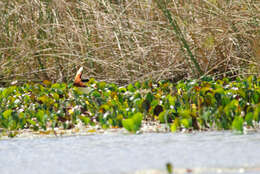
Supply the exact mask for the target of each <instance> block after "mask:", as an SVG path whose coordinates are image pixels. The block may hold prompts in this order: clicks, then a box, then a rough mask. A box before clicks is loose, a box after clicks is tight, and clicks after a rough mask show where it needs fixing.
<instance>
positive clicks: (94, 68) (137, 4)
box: [0, 0, 260, 85]
mask: <svg viewBox="0 0 260 174" xmlns="http://www.w3.org/2000/svg"><path fill="white" fill-rule="evenodd" d="M259 7H260V1H258V0H250V1H235V0H218V1H216V0H188V1H184V0H175V1H173V0H139V1H132V0H131V1H130V0H95V1H93V0H78V1H75V0H74V1H65V0H51V1H50V0H34V1H28V0H20V1H8V0H1V1H0V25H1V27H0V82H1V84H4V83H7V85H8V82H10V81H13V80H18V82H28V81H34V82H36V81H43V80H50V81H52V82H69V81H70V79H72V77H73V75H74V73H75V71H76V70H77V68H78V66H84V68H85V69H87V71H88V76H89V77H94V78H95V79H97V80H103V81H106V82H113V83H117V84H119V83H120V84H127V83H131V82H135V81H141V82H144V81H145V80H147V79H151V80H155V81H159V80H163V79H168V80H173V81H177V80H180V79H183V78H198V77H201V76H202V75H205V74H206V75H211V76H214V77H217V78H223V77H231V78H233V77H236V76H247V75H249V74H255V75H256V74H259V63H260V43H259V40H260V29H259V28H260V26H259V25H260V16H259V15H260V8H259Z"/></svg>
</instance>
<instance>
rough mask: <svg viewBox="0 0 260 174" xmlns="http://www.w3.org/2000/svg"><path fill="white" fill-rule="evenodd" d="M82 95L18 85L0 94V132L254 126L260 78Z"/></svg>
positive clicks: (108, 86)
mask: <svg viewBox="0 0 260 174" xmlns="http://www.w3.org/2000/svg"><path fill="white" fill-rule="evenodd" d="M86 88H88V91H87V92H86V91H84V90H81V88H77V87H73V86H72V85H71V84H68V85H67V84H57V83H56V84H48V85H46V84H43V85H42V84H24V85H23V86H10V87H8V88H5V89H2V90H0V111H1V112H0V128H1V129H3V130H4V131H7V132H8V131H19V130H23V129H32V130H47V129H55V128H62V129H71V128H73V127H75V126H77V125H78V124H83V125H84V126H89V125H92V126H93V125H99V126H101V127H102V128H112V127H113V128H121V127H124V128H125V129H126V130H128V131H129V132H133V133H135V132H137V131H138V130H139V129H140V128H141V127H142V122H143V121H144V120H146V121H147V120H148V121H151V122H160V123H163V124H167V125H168V127H169V128H170V130H171V131H173V132H174V131H179V130H183V129H186V130H187V129H188V130H208V129H220V130H223V129H225V130H228V129H233V130H236V131H243V130H244V129H245V128H246V129H250V128H256V127H257V126H258V123H259V119H260V79H259V78H256V77H249V78H247V79H244V80H240V79H239V80H237V81H232V82H228V84H227V83H226V82H225V83H224V82H223V81H221V80H218V81H214V80H211V81H203V80H200V81H194V80H193V81H190V82H189V81H185V82H184V81H180V82H178V83H171V82H167V81H164V82H157V83H152V84H151V82H143V83H141V82H136V83H135V84H129V85H128V86H126V87H118V86H117V85H115V84H113V83H105V82H96V81H95V80H91V81H89V82H88V83H86Z"/></svg>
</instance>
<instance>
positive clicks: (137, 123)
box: [123, 112, 143, 133]
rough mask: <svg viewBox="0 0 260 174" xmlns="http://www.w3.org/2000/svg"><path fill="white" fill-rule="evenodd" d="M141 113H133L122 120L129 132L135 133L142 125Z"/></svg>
mask: <svg viewBox="0 0 260 174" xmlns="http://www.w3.org/2000/svg"><path fill="white" fill-rule="evenodd" d="M142 120H143V114H142V113H140V112H138V113H136V114H134V115H133V116H132V117H131V118H128V119H125V120H123V127H124V128H125V129H126V130H128V131H129V132H133V133H135V132H136V131H138V130H139V129H140V127H141V125H142Z"/></svg>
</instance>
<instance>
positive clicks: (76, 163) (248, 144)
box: [0, 132, 260, 174]
mask: <svg viewBox="0 0 260 174" xmlns="http://www.w3.org/2000/svg"><path fill="white" fill-rule="evenodd" d="M167 162H171V163H172V164H173V165H174V167H175V168H176V172H175V173H178V169H180V168H190V169H200V168H203V169H205V170H206V172H204V173H219V172H220V170H221V169H223V170H222V173H232V174H235V173H238V172H240V173H247V174H249V173H250V174H251V173H260V134H259V133H254V134H250V135H236V134H233V133H230V132H203V133H194V134H182V133H178V134H172V133H167V134H162V133H158V134H141V135H125V134H116V133H113V134H102V135H89V136H73V137H63V138H36V139H29V138H28V139H24V138H23V139H10V140H0V173H1V174H7V173H8V174H9V173H10V174H16V173H19V174H31V173H32V174H34V173H35V174H52V173H55V174H75V173H80V174H81V173H82V174H83V173H89V174H103V173H105V174H106V173H109V174H117V173H134V172H136V171H138V170H146V169H159V170H162V171H165V164H166V163H167ZM212 168H217V169H219V170H214V171H212V170H211V169H212ZM240 168H245V169H243V170H241V169H240ZM258 168H259V169H258ZM229 169H230V170H231V169H232V170H231V171H229ZM207 170H208V172H207ZM193 173H194V172H193ZM197 173H201V172H197Z"/></svg>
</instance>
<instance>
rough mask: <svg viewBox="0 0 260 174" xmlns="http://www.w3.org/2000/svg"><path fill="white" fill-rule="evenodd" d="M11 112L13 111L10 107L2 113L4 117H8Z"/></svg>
mask: <svg viewBox="0 0 260 174" xmlns="http://www.w3.org/2000/svg"><path fill="white" fill-rule="evenodd" d="M12 112H13V111H12V110H11V109H8V110H6V111H4V113H3V116H4V118H5V119H8V118H9V117H11V116H12Z"/></svg>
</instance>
